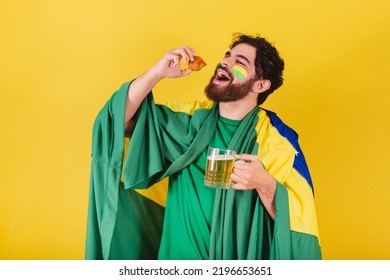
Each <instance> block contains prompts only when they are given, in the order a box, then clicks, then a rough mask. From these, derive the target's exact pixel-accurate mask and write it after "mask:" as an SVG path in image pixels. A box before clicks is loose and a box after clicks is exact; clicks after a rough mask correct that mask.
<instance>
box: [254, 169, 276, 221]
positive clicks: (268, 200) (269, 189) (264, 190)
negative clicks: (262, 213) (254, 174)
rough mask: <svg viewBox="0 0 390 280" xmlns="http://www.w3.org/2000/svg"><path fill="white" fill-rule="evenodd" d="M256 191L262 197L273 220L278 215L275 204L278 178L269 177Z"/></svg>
mask: <svg viewBox="0 0 390 280" xmlns="http://www.w3.org/2000/svg"><path fill="white" fill-rule="evenodd" d="M256 191H257V193H258V195H259V197H260V200H261V202H262V203H263V205H264V208H265V209H266V210H267V212H268V214H269V215H270V216H271V218H272V219H273V220H275V215H276V206H275V192H276V180H275V179H274V178H273V177H272V176H270V177H269V178H268V179H267V183H266V184H264V185H262V186H261V187H259V188H256Z"/></svg>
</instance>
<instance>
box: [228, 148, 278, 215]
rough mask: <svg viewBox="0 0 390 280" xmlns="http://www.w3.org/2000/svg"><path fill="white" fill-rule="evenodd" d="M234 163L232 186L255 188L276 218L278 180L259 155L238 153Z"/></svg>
mask: <svg viewBox="0 0 390 280" xmlns="http://www.w3.org/2000/svg"><path fill="white" fill-rule="evenodd" d="M236 158H238V159H237V160H236V162H235V163H234V169H233V174H232V175H231V179H232V181H233V185H232V188H233V189H235V190H253V189H255V190H256V191H257V193H258V194H259V196H260V199H261V201H262V202H263V205H264V207H265V208H266V209H267V211H268V213H269V214H270V216H271V217H272V218H273V219H274V218H275V211H276V209H275V190H276V181H275V179H274V178H273V177H272V176H271V174H269V173H268V172H267V171H266V170H265V169H264V167H263V164H262V163H261V161H260V160H259V158H258V157H257V155H249V154H241V155H237V156H236Z"/></svg>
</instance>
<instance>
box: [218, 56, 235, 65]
mask: <svg viewBox="0 0 390 280" xmlns="http://www.w3.org/2000/svg"><path fill="white" fill-rule="evenodd" d="M221 64H222V66H223V67H232V66H233V61H232V59H231V57H224V58H223V59H222V60H221Z"/></svg>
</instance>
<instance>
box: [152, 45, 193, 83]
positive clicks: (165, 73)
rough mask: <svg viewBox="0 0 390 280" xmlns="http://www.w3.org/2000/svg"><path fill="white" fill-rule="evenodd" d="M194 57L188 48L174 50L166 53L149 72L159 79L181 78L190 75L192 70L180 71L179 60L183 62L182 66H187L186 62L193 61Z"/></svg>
mask: <svg viewBox="0 0 390 280" xmlns="http://www.w3.org/2000/svg"><path fill="white" fill-rule="evenodd" d="M194 56H195V50H194V49H193V48H191V47H189V46H184V47H180V48H176V49H173V50H171V51H169V52H167V53H166V54H165V55H164V56H163V57H162V58H161V59H160V60H159V61H158V62H157V64H156V65H155V66H154V67H152V69H151V70H152V71H153V72H154V73H155V74H157V75H159V77H160V79H163V78H179V77H183V76H186V75H188V74H190V73H191V72H192V70H191V69H189V68H185V69H181V68H180V60H183V63H184V64H188V61H193V60H194Z"/></svg>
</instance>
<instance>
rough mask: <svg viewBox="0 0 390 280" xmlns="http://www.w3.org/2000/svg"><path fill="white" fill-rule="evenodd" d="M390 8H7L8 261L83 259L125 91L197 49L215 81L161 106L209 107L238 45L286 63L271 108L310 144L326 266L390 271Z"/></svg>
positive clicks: (1, 53)
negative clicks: (108, 128)
mask: <svg viewBox="0 0 390 280" xmlns="http://www.w3.org/2000/svg"><path fill="white" fill-rule="evenodd" d="M389 11H390V2H389V1H387V0H371V1H361V0H349V1H348V0H346V1H340V0H326V1H311V0H295V1H287V0H286V1H281V0H277V1H260V0H258V1H229V0H225V1H214V2H213V1H209V0H208V1H205V0H197V1H182V0H174V1H157V0H155V1H125V0H117V1H116V0H114V1H108V0H102V1H91V0H84V1H83V0H67V1H59V0H51V1H50V0H35V1H26V0H25V1H22V0H2V1H1V2H0V32H1V33H0V71H1V72H0V77H1V83H0V93H1V102H0V104H1V105H0V107H1V108H0V120H1V121H0V128H1V130H0V131H1V140H0V141H1V145H0V163H1V166H0V167H1V168H0V175H1V176H0V178H1V181H0V185H1V193H0V226H1V229H0V259H82V258H83V256H84V241H85V226H86V213H87V201H88V192H89V167H90V150H91V148H90V145H91V130H92V124H93V121H94V118H95V116H96V114H97V113H98V111H99V110H100V108H101V107H102V106H103V105H104V103H105V102H106V100H108V98H109V97H110V95H111V94H112V93H113V92H114V91H115V90H116V89H117V88H118V87H119V86H120V84H121V83H122V82H125V81H127V80H129V79H130V78H134V77H136V75H139V74H140V73H142V72H143V71H144V70H145V69H147V68H148V67H149V66H151V65H152V64H153V63H155V62H156V61H157V60H158V59H159V58H160V57H161V56H162V55H163V54H164V53H165V52H166V51H168V50H170V49H171V48H174V47H178V46H181V45H190V46H192V47H194V48H195V49H196V51H197V53H198V54H200V55H202V57H203V58H204V59H205V60H206V61H207V62H208V67H206V68H204V70H202V71H201V72H197V73H193V74H192V75H190V76H188V77H185V78H182V79H179V80H166V81H163V82H162V83H161V84H160V85H159V86H158V87H157V88H156V93H157V98H156V99H158V100H167V99H172V100H192V99H202V98H204V95H203V88H204V86H205V84H206V83H207V82H208V80H209V78H210V76H211V74H212V72H213V69H214V65H216V64H217V62H219V59H220V58H221V57H222V56H223V55H224V53H225V51H226V50H227V49H228V45H229V44H230V42H231V38H232V36H231V35H232V33H234V32H237V31H239V32H247V33H250V34H255V33H259V34H261V35H262V36H265V37H266V38H268V39H269V40H270V41H272V42H273V43H275V45H276V46H277V47H278V49H279V51H280V53H281V55H282V56H283V58H284V59H285V62H286V71H285V84H284V86H283V87H282V88H281V89H279V90H278V91H277V92H275V93H274V94H273V95H272V96H271V97H270V99H269V100H268V101H267V102H266V104H265V107H266V108H268V109H271V110H274V111H277V112H278V114H279V116H280V117H282V119H283V120H284V121H285V122H286V123H287V124H289V125H291V126H292V127H293V128H294V129H295V130H297V131H298V132H299V134H300V142H301V146H302V148H303V150H304V152H305V155H306V158H307V160H308V163H309V167H310V170H311V173H312V176H313V180H314V183H315V191H316V207H317V212H318V221H319V230H320V237H321V245H322V249H323V257H324V258H325V259H390V241H389V236H390V219H389V217H388V216H389V213H390V203H389V202H390V199H389V198H390V179H389V178H390V177H389V172H390V171H389V163H390V149H389V143H390V133H389V127H390V121H389V120H390V102H389V99H390V98H389V95H390V83H389V78H390V75H389V73H390V71H389V65H390V54H389V50H390V21H389Z"/></svg>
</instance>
